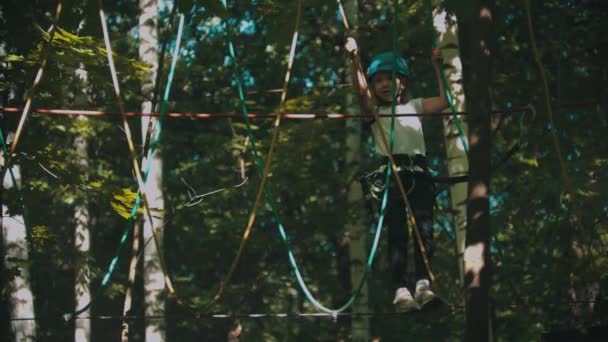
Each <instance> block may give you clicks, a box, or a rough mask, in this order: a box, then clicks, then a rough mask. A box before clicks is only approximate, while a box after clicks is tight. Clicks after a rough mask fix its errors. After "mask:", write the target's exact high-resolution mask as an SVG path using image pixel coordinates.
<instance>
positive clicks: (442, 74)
mask: <svg viewBox="0 0 608 342" xmlns="http://www.w3.org/2000/svg"><path fill="white" fill-rule="evenodd" d="M426 8H427V16H428V18H429V20H430V23H431V26H433V25H432V23H433V4H432V2H431V0H426ZM431 32H432V33H433V47H434V48H436V47H437V45H438V43H439V35H438V34H437V30H435V27H434V26H433V28H432V30H431ZM438 65H439V78H440V79H441V85H442V87H443V91H444V93H445V97H446V99H447V101H448V105H449V107H450V110H451V112H452V118H453V120H454V123H455V124H456V128H457V129H458V136H459V137H460V142H461V143H462V147H463V149H464V152H465V154H466V155H467V156H468V155H469V144H468V143H467V138H466V135H465V133H464V129H463V128H462V123H461V122H460V118H458V115H457V113H458V111H457V110H456V106H455V105H454V98H453V97H452V91H451V90H450V85H449V84H448V81H447V78H446V77H445V70H444V67H443V61H441V62H440V63H438Z"/></svg>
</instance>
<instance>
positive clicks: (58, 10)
mask: <svg viewBox="0 0 608 342" xmlns="http://www.w3.org/2000/svg"><path fill="white" fill-rule="evenodd" d="M62 8H63V5H62V3H61V0H59V1H57V8H56V10H55V17H54V18H53V24H52V25H51V28H50V29H49V31H48V34H49V41H48V42H47V44H46V45H45V47H44V50H43V51H42V52H41V54H40V67H39V68H38V72H37V73H36V77H35V78H34V84H33V85H32V88H31V90H30V92H29V94H28V97H27V100H26V101H25V106H24V107H23V112H22V113H21V118H20V119H19V124H18V125H17V130H16V131H15V136H14V138H13V142H12V143H11V147H10V150H9V153H8V156H5V159H6V160H5V164H4V165H5V166H6V167H5V168H4V169H3V170H2V176H1V177H0V179H4V175H5V174H6V170H7V169H8V168H9V167H10V162H11V159H12V156H13V154H14V153H15V151H16V150H17V143H18V142H19V137H20V136H21V133H22V132H23V127H24V126H25V120H26V119H27V117H28V114H29V112H30V108H31V106H32V101H33V98H34V94H35V93H36V89H37V88H38V84H39V83H40V80H41V79H42V75H43V74H44V67H45V66H46V62H47V61H48V57H49V52H50V50H51V45H52V43H53V38H54V37H55V32H56V31H57V25H58V24H59V17H60V16H61V10H62Z"/></svg>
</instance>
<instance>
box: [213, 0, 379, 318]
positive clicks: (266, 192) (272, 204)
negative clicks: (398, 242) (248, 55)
mask: <svg viewBox="0 0 608 342" xmlns="http://www.w3.org/2000/svg"><path fill="white" fill-rule="evenodd" d="M222 5H223V6H224V8H226V9H227V8H228V6H227V5H226V0H222ZM226 39H227V41H228V47H229V52H230V58H231V59H232V65H233V73H234V79H235V82H236V85H237V88H238V91H239V100H240V103H241V109H242V112H243V116H244V118H245V124H246V127H247V130H248V134H249V137H250V140H251V147H252V152H253V155H254V158H255V161H256V163H255V165H256V169H257V170H258V173H259V174H260V176H263V174H262V162H261V160H260V157H259V153H258V151H257V148H256V144H255V138H254V137H253V133H252V131H251V126H250V123H249V118H248V115H247V105H246V102H245V95H244V92H243V86H242V83H241V81H240V77H239V69H238V64H237V62H236V56H235V52H234V47H233V44H232V41H231V39H230V35H229V33H228V32H227V31H226ZM387 189H388V188H387ZM387 189H386V190H385V196H384V201H383V202H384V203H383V207H384V206H385V205H386V198H387V195H388V191H387ZM264 195H265V198H266V202H267V203H269V205H270V207H271V209H272V213H273V215H274V218H275V220H276V222H277V225H278V230H279V234H280V236H281V240H282V242H283V243H284V245H285V247H286V249H287V254H288V257H289V261H290V265H291V267H292V269H293V272H294V274H295V276H296V279H297V281H298V285H299V286H300V288H301V290H302V291H303V292H304V294H305V296H306V298H307V299H308V300H309V301H310V302H311V303H312V304H313V306H314V307H315V308H316V309H317V310H320V311H323V312H327V313H330V314H332V315H334V316H335V315H337V314H338V313H340V312H342V311H344V310H346V309H348V308H349V307H350V306H351V305H352V303H353V302H354V299H355V297H356V296H357V294H358V293H359V292H360V291H361V288H362V285H363V283H364V281H365V278H366V277H367V272H366V273H364V276H363V278H362V279H361V282H360V284H359V286H358V288H357V290H356V291H355V292H354V293H353V294H352V295H351V298H350V299H349V300H348V301H347V303H346V304H344V305H343V306H342V307H340V308H338V309H336V310H332V309H329V308H327V307H325V306H323V305H322V304H321V303H319V302H318V301H317V300H316V299H315V298H314V296H313V295H312V294H311V293H310V290H309V289H308V287H307V286H306V284H305V282H304V280H303V278H302V275H301V273H300V270H299V269H298V266H297V262H296V260H295V256H294V253H293V251H292V249H291V245H290V243H289V239H288V237H287V234H286V232H285V229H284V228H283V224H282V223H281V218H280V216H279V214H278V210H277V207H276V203H275V202H274V199H273V196H272V193H271V192H270V190H269V189H268V187H267V186H265V189H264ZM382 219H383V217H381V219H380V223H379V227H380V229H377V230H376V237H375V239H374V244H373V247H372V251H371V253H370V258H369V260H368V268H371V267H370V265H371V262H372V261H373V256H374V255H375V250H376V247H377V245H378V240H379V232H380V231H381V227H382V224H381V221H382Z"/></svg>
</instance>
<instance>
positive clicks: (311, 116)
mask: <svg viewBox="0 0 608 342" xmlns="http://www.w3.org/2000/svg"><path fill="white" fill-rule="evenodd" d="M596 105H597V103H596V102H580V103H570V104H565V105H562V106H560V108H570V107H576V108H580V107H582V106H596ZM0 111H4V112H6V113H16V112H19V111H20V108H18V107H0ZM528 111H530V106H529V105H528V106H525V107H512V108H503V109H494V110H492V111H491V112H490V113H492V114H499V115H506V114H513V113H526V112H528ZM32 112H35V113H37V114H42V115H67V116H72V115H84V116H98V117H100V116H106V115H108V116H111V115H121V113H120V112H113V111H101V110H87V109H48V108H38V109H33V110H32ZM124 114H125V115H126V116H129V117H140V116H154V117H158V116H159V115H160V114H159V113H157V112H125V113H124ZM456 114H457V115H459V116H466V115H468V113H467V112H457V113H456ZM277 115H278V113H270V114H262V113H259V114H256V113H248V114H247V116H248V117H249V119H276V117H277ZM451 115H453V114H452V113H445V112H437V113H429V112H425V113H401V114H395V117H397V118H398V117H407V116H421V117H422V116H429V117H440V116H451ZM280 116H281V119H287V120H316V119H361V118H370V117H374V116H373V115H372V114H361V113H330V114H318V113H281V114H280ZM378 116H379V117H390V116H391V114H378ZM165 117H170V118H190V119H226V118H242V117H243V115H242V114H235V113H194V112H190V113H176V112H170V113H165Z"/></svg>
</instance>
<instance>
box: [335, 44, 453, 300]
mask: <svg viewBox="0 0 608 342" xmlns="http://www.w3.org/2000/svg"><path fill="white" fill-rule="evenodd" d="M345 47H346V50H347V52H348V53H349V55H350V58H351V60H352V66H353V87H354V89H355V92H356V94H357V95H358V97H359V102H360V105H361V109H362V111H363V112H364V113H366V114H370V113H377V114H391V112H392V111H393V110H394V113H395V114H422V113H439V112H441V111H442V110H444V109H446V108H447V107H448V101H447V98H446V96H445V92H444V89H443V86H442V82H441V79H440V73H439V61H440V59H441V50H439V49H433V50H432V54H431V56H432V57H431V61H432V63H433V67H434V69H435V74H436V76H437V84H438V85H439V94H441V95H440V96H437V97H430V98H413V97H412V95H411V93H410V90H409V81H410V70H409V67H408V64H407V62H406V60H405V59H404V58H403V57H401V56H398V55H396V54H394V53H393V52H384V53H381V54H379V55H376V56H375V57H374V58H373V59H372V61H371V63H370V64H369V66H368V68H367V73H364V72H363V67H362V66H361V61H360V59H359V55H358V51H357V50H358V47H357V42H356V41H355V39H353V38H348V39H347V41H346V45H345ZM393 74H395V75H396V77H395V80H394V88H393ZM368 82H370V84H371V86H370V88H371V89H369V88H368V85H367V84H368ZM393 107H394V109H393ZM391 120H392V118H391V117H387V116H382V117H377V119H376V120H374V119H372V120H370V121H369V122H368V124H369V125H371V132H372V136H373V138H374V141H375V148H376V153H377V154H379V155H380V157H382V160H381V162H382V164H381V166H380V167H379V168H378V169H377V170H376V171H374V172H372V173H370V174H368V175H367V177H366V178H367V180H368V182H369V184H370V185H371V190H373V194H374V197H375V198H377V199H380V198H381V194H382V192H383V190H384V176H383V174H384V173H385V172H384V171H385V167H386V165H387V161H388V158H389V153H392V155H393V158H394V160H395V164H396V166H397V170H398V176H399V177H400V179H401V181H402V184H403V185H404V189H405V191H406V192H407V198H408V201H409V202H410V203H411V208H412V211H413V215H414V218H415V221H416V222H417V226H418V228H417V229H418V231H419V236H420V240H421V241H420V242H421V244H422V246H423V247H424V248H420V247H418V248H415V251H414V261H415V262H414V264H415V277H416V278H415V283H413V284H412V283H410V282H408V277H407V254H408V253H407V248H408V240H409V233H408V225H407V213H405V215H404V211H405V210H404V208H405V203H404V199H403V196H401V195H400V192H399V190H398V189H397V187H396V186H394V184H395V182H392V183H390V184H391V186H390V189H389V192H388V202H387V205H386V211H385V218H386V225H387V226H388V249H389V262H390V272H391V282H392V284H391V285H392V287H393V290H394V291H395V298H394V300H393V304H395V305H396V306H397V309H399V310H401V311H410V310H415V309H420V308H421V307H422V306H423V305H424V304H426V303H428V302H429V301H431V300H432V299H433V298H435V294H434V293H433V291H431V286H430V285H431V284H430V279H429V278H431V277H429V273H428V269H427V268H428V261H429V260H430V258H431V257H432V254H433V247H434V245H433V205H434V200H435V199H434V196H435V195H434V185H433V182H432V180H431V179H430V177H429V174H430V170H429V168H428V163H427V158H426V149H425V143H424V134H423V132H422V124H421V121H420V117H419V116H400V117H395V118H394V128H393V130H391ZM390 132H393V140H392V151H387V149H386V144H383V143H380V142H381V140H382V139H383V140H384V141H385V142H386V141H389V138H390ZM380 135H384V137H381V136H380ZM410 214H411V213H410ZM414 229H415V228H414ZM415 245H416V244H415ZM422 249H424V255H423V251H421V250H422ZM425 262H426V263H427V264H426V265H425ZM412 285H414V286H413V287H412ZM410 289H413V290H415V291H414V295H413V296H412V294H411V292H410Z"/></svg>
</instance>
